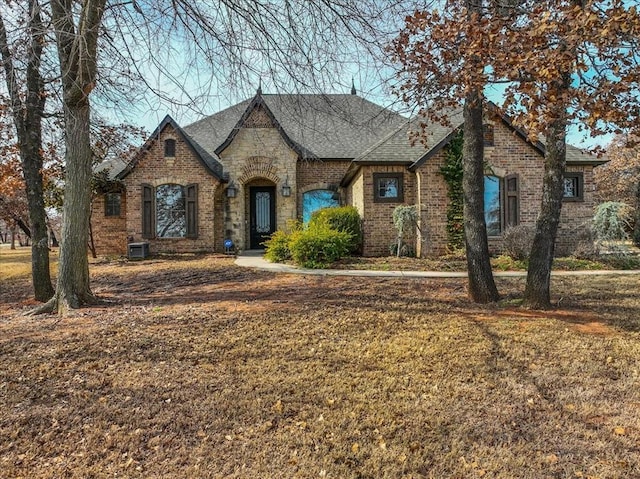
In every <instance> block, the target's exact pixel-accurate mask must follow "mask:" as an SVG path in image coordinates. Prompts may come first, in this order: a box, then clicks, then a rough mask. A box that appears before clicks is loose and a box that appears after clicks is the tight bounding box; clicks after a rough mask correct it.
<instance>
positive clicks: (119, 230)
mask: <svg viewBox="0 0 640 479" xmlns="http://www.w3.org/2000/svg"><path fill="white" fill-rule="evenodd" d="M104 201H105V196H104V195H98V196H96V197H95V198H94V199H93V201H92V202H91V230H92V231H93V244H94V245H95V247H96V254H98V255H100V256H125V255H126V254H127V195H126V193H125V192H122V193H121V194H120V216H105V215H104V211H105V209H104Z"/></svg>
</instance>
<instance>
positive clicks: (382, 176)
mask: <svg viewBox="0 0 640 479" xmlns="http://www.w3.org/2000/svg"><path fill="white" fill-rule="evenodd" d="M402 176H403V175H402V173H374V174H373V188H374V192H373V198H374V201H375V202H377V203H384V202H390V203H402V202H403V201H404V195H403V191H402V189H403V185H402Z"/></svg>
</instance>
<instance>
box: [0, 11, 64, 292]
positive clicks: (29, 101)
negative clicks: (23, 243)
mask: <svg viewBox="0 0 640 479" xmlns="http://www.w3.org/2000/svg"><path fill="white" fill-rule="evenodd" d="M13 13H16V12H13ZM23 13H26V19H27V20H26V27H25V32H26V36H27V37H28V39H27V40H26V44H25V45H24V47H23V50H24V53H25V56H26V61H25V63H26V64H25V72H24V79H22V80H23V81H21V79H20V78H19V76H20V75H19V74H18V71H17V70H18V69H17V66H16V59H15V56H14V54H13V51H14V50H15V49H19V48H20V47H18V46H15V45H14V46H13V47H12V46H11V45H10V42H9V38H8V35H7V29H6V26H5V22H4V19H3V13H2V10H0V55H1V59H2V64H3V67H4V74H5V81H6V85H7V91H8V94H9V99H10V105H11V113H12V117H13V123H14V126H15V131H16V134H17V138H18V145H19V151H20V159H21V162H22V172H23V174H24V179H25V186H26V196H27V202H28V206H29V219H30V225H31V227H30V233H31V277H32V283H33V289H34V295H35V298H36V299H37V300H38V301H47V300H48V299H49V298H51V297H52V296H53V288H52V286H51V276H50V273H49V244H48V232H47V224H46V212H45V205H44V196H43V178H42V168H43V157H42V117H43V114H44V107H45V99H46V95H45V88H44V82H43V79H42V76H41V73H40V67H41V62H42V55H43V48H44V47H43V46H44V44H45V38H44V36H45V30H44V24H43V20H42V13H41V8H40V5H39V3H38V1H37V0H29V1H28V8H27V11H26V12H23ZM21 85H22V86H23V87H24V88H22V87H21Z"/></svg>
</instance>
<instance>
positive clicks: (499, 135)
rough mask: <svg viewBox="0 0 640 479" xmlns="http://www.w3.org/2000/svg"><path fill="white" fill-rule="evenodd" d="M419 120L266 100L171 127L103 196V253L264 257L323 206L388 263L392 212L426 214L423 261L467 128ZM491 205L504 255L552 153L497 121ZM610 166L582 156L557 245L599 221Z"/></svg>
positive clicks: (338, 102)
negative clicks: (284, 233)
mask: <svg viewBox="0 0 640 479" xmlns="http://www.w3.org/2000/svg"><path fill="white" fill-rule="evenodd" d="M450 119H451V123H452V126H451V127H443V126H441V125H439V124H433V125H427V127H426V129H425V134H426V136H427V143H426V144H427V145H428V146H426V147H425V146H423V145H422V144H420V143H417V144H412V143H411V142H410V140H409V134H410V132H411V131H414V130H415V128H416V124H415V122H413V121H411V120H408V119H407V118H405V117H403V116H401V115H399V114H397V113H394V112H392V111H390V110H387V109H384V108H382V107H380V106H378V105H376V104H374V103H371V102H369V101H367V100H365V99H363V98H361V97H359V96H358V95H355V94H353V93H352V94H351V95H263V94H262V93H261V92H260V91H259V92H258V93H257V94H256V96H255V97H254V98H252V99H250V100H247V101H245V102H242V103H240V104H237V105H234V106H233V107H230V108H227V109H225V110H223V111H221V112H218V113H216V114H214V115H212V116H210V117H207V118H204V119H203V120H200V121H198V122H196V123H194V124H192V125H189V126H186V127H181V126H180V125H178V124H177V123H176V122H175V121H174V120H173V119H172V118H170V117H166V118H165V119H164V120H163V121H162V122H161V124H160V125H159V126H158V128H157V129H156V130H155V132H154V133H153V134H152V135H151V137H150V138H149V140H148V141H147V142H146V143H145V145H144V146H143V147H142V148H141V149H140V151H139V152H138V154H137V155H136V156H135V157H134V158H133V160H131V161H130V162H129V163H128V164H124V163H119V162H117V161H116V162H112V163H111V164H108V165H104V167H108V168H110V170H109V172H110V175H111V176H112V177H113V178H114V179H118V180H119V183H120V186H121V187H120V188H119V189H116V190H112V191H109V192H106V193H105V194H103V195H101V196H98V197H97V198H95V200H94V202H93V210H92V227H93V238H94V242H95V246H96V250H97V252H98V254H101V255H124V254H126V251H127V243H130V242H142V241H144V242H148V243H149V248H150V251H151V253H184V252H201V251H210V252H222V251H225V249H226V248H228V247H229V244H230V242H231V243H232V244H233V246H232V248H233V249H234V250H248V249H259V248H261V247H263V246H262V243H263V242H264V241H265V239H267V238H268V237H269V235H270V234H271V233H273V232H274V231H275V230H276V229H283V228H286V227H287V224H288V223H289V222H290V221H292V220H303V221H305V220H307V219H308V217H309V215H310V214H311V213H312V212H313V211H314V210H316V209H318V208H320V207H327V206H335V205H353V206H355V207H356V208H357V209H358V211H359V212H360V215H361V217H362V219H363V230H364V247H363V254H364V255H366V256H382V255H387V254H389V247H390V245H391V244H392V243H394V241H395V237H396V232H395V228H394V226H393V218H392V215H393V210H394V209H395V207H396V206H398V205H402V204H409V205H413V204H415V205H417V207H418V213H419V219H420V220H419V221H420V224H419V230H418V229H417V230H416V232H415V235H414V237H413V238H412V239H411V242H412V243H413V244H412V245H411V246H412V247H413V248H414V251H415V252H416V253H417V255H418V256H422V257H425V256H433V255H439V254H443V253H445V252H446V251H447V241H448V240H447V231H446V226H447V218H446V208H447V202H448V200H447V185H446V183H445V180H444V178H443V177H442V175H441V174H440V168H441V167H442V166H443V164H444V160H445V151H446V149H445V146H446V145H447V144H448V143H449V142H450V141H451V139H452V138H453V136H454V135H455V133H456V131H457V129H458V127H459V126H460V125H461V124H462V115H461V113H460V112H457V113H456V112H452V114H451V115H450ZM485 129H486V133H487V135H486V138H485V140H486V141H485V158H486V162H487V174H486V176H485V203H486V205H485V209H486V215H485V216H486V218H487V223H488V224H487V228H488V232H489V238H490V245H491V247H492V249H494V250H496V251H498V250H499V249H500V246H501V241H502V239H501V238H502V233H503V232H504V230H505V228H507V227H508V226H510V225H516V224H524V225H534V224H535V220H536V217H537V214H538V211H539V208H540V200H541V192H542V179H543V170H544V145H542V144H541V143H532V142H530V141H528V140H527V139H526V137H525V135H523V134H522V132H520V131H519V130H517V129H516V128H514V127H513V126H512V125H511V124H510V122H509V121H508V119H506V118H504V117H500V116H496V115H493V116H492V115H491V114H487V115H486V125H485ZM599 163H602V161H601V160H598V159H596V158H594V157H592V156H591V155H588V154H585V153H582V152H581V151H580V150H578V149H576V148H573V147H570V148H569V149H568V152H567V165H568V166H567V175H566V177H565V203H564V204H563V211H562V221H561V227H560V231H559V235H558V245H557V249H558V251H559V252H564V251H567V250H569V249H570V248H571V246H572V244H573V243H574V242H575V241H576V238H577V236H578V235H577V233H578V232H580V231H581V230H583V229H584V227H585V225H586V224H587V223H588V222H589V220H590V218H591V216H592V214H593V206H594V183H593V168H594V166H596V165H598V164H599Z"/></svg>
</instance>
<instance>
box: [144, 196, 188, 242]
mask: <svg viewBox="0 0 640 479" xmlns="http://www.w3.org/2000/svg"><path fill="white" fill-rule="evenodd" d="M142 236H143V237H144V238H185V237H186V238H196V237H197V236H198V185H187V186H181V185H177V184H165V185H160V186H158V187H157V188H155V189H154V188H153V186H151V185H143V186H142Z"/></svg>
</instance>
